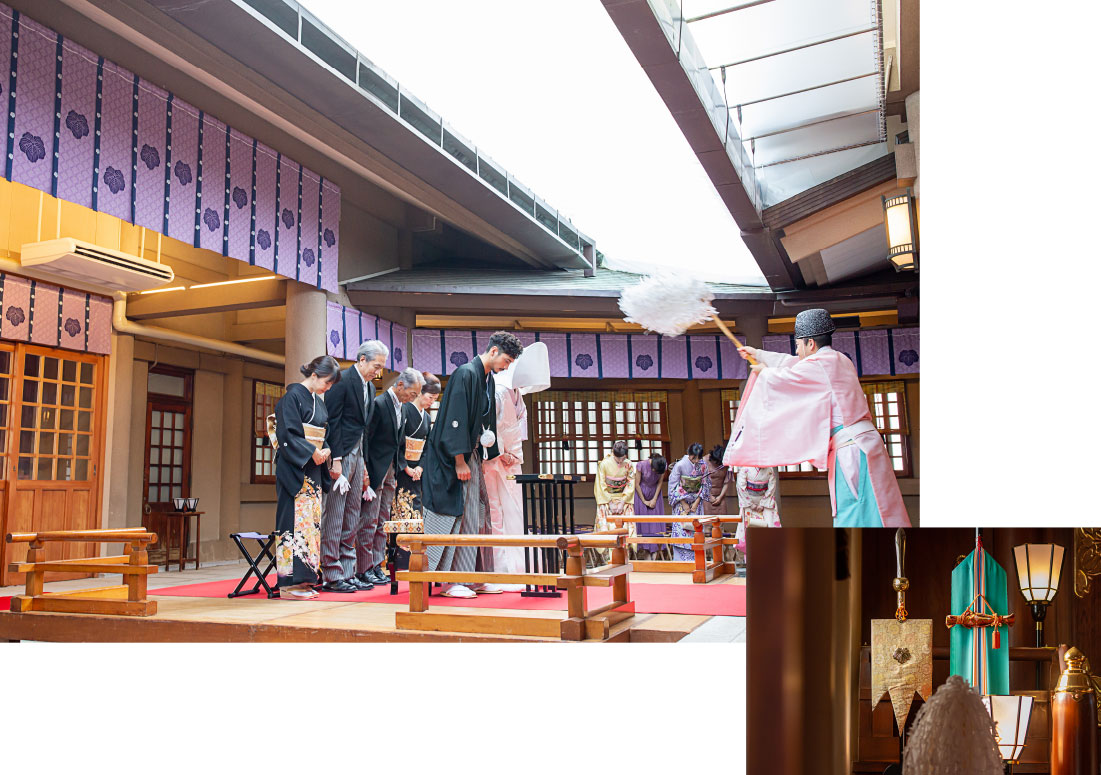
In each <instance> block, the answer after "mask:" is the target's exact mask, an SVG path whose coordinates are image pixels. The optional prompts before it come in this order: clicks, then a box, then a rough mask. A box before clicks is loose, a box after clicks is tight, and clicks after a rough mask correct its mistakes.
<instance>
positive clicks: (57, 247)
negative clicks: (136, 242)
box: [20, 237, 176, 291]
mask: <svg viewBox="0 0 1101 775" xmlns="http://www.w3.org/2000/svg"><path fill="white" fill-rule="evenodd" d="M20 262H21V263H22V265H23V266H25V267H35V268H36V269H37V270H39V271H41V272H47V273H49V274H51V275H56V276H57V277H58V278H60V279H66V278H67V279H70V280H75V281H77V282H80V283H82V284H89V283H90V284H92V285H99V286H102V287H103V288H108V289H110V290H113V291H148V290H151V289H153V288H158V287H160V286H162V285H165V284H166V283H170V282H172V280H173V279H174V278H175V276H176V275H175V274H174V273H173V272H172V268H171V267H169V266H167V265H165V264H158V263H156V262H154V261H147V260H145V259H144V258H138V257H137V256H132V255H130V254H129V253H123V252H122V251H119V250H110V249H109V248H103V247H100V246H99V245H93V244H92V243H90V242H81V241H80V240H76V239H72V238H70V237H63V238H61V239H52V240H46V241H45V242H28V243H26V244H24V245H23V250H22V253H21V255H20Z"/></svg>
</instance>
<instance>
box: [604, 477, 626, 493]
mask: <svg viewBox="0 0 1101 775" xmlns="http://www.w3.org/2000/svg"><path fill="white" fill-rule="evenodd" d="M628 479H629V477H628V476H605V477H604V487H605V488H606V489H607V490H608V492H609V493H611V494H612V495H622V494H623V492H624V490H626V489H627V480H628Z"/></svg>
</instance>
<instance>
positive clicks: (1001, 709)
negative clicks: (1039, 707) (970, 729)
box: [982, 694, 1032, 764]
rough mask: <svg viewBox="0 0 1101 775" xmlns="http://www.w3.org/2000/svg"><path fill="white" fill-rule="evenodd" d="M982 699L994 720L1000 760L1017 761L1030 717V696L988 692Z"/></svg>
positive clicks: (1013, 762) (1012, 762)
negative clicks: (1000, 755)
mask: <svg viewBox="0 0 1101 775" xmlns="http://www.w3.org/2000/svg"><path fill="white" fill-rule="evenodd" d="M982 701H983V704H984V705H986V710H987V712H988V713H989V714H990V718H991V719H992V720H993V721H994V737H995V739H996V740H997V741H998V750H999V751H1000V752H1001V754H1002V760H1003V761H1005V762H1008V763H1011V764H1015V763H1017V762H1019V761H1020V760H1021V753H1022V752H1023V751H1024V748H1025V738H1026V737H1027V736H1028V722H1029V719H1030V718H1032V698H1031V697H1029V696H1027V695H1017V694H1012V695H998V694H993V695H992V694H988V695H986V696H985V697H983V698H982Z"/></svg>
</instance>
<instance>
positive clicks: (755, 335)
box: [735, 315, 768, 347]
mask: <svg viewBox="0 0 1101 775" xmlns="http://www.w3.org/2000/svg"><path fill="white" fill-rule="evenodd" d="M735 320H736V322H737V326H738V333H739V334H742V335H743V336H745V343H746V344H748V345H749V346H750V347H760V346H761V341H762V340H763V339H764V336H765V334H767V333H768V318H766V317H765V316H764V315H738V316H737V317H736V318H735Z"/></svg>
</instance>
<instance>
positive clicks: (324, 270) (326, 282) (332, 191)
mask: <svg viewBox="0 0 1101 775" xmlns="http://www.w3.org/2000/svg"><path fill="white" fill-rule="evenodd" d="M339 247H340V189H339V188H337V187H336V186H334V185H333V184H332V183H330V182H329V181H327V180H322V181H321V244H320V246H319V249H318V261H320V262H321V287H322V288H324V289H325V290H327V291H333V292H334V293H335V292H336V288H337V282H336V280H337V257H338V256H339V254H340V250H339Z"/></svg>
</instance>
